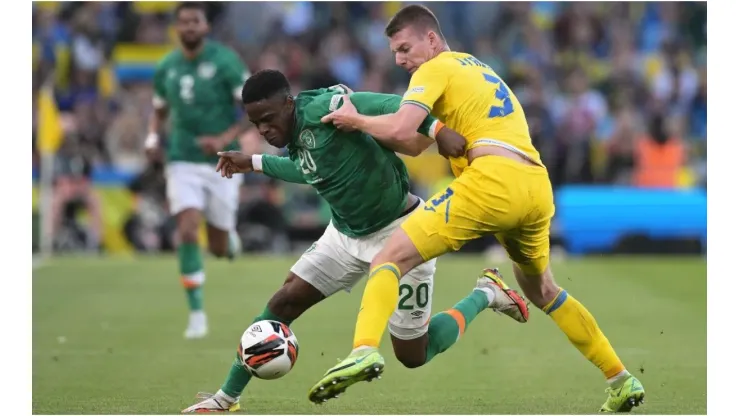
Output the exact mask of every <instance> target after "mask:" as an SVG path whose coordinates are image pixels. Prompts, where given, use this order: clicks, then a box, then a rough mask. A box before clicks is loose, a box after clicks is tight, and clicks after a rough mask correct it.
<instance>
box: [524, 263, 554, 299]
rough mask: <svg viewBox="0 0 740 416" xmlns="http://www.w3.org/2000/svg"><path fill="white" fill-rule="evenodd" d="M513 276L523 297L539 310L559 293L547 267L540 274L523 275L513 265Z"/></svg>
mask: <svg viewBox="0 0 740 416" xmlns="http://www.w3.org/2000/svg"><path fill="white" fill-rule="evenodd" d="M514 276H515V277H516V281H517V283H518V284H519V287H520V288H521V289H522V292H524V296H526V297H527V299H529V301H530V302H532V303H533V304H534V305H535V306H537V307H538V308H540V309H542V308H544V307H545V306H546V305H547V304H548V303H550V302H552V301H553V299H555V297H556V296H557V295H558V293H559V292H560V287H559V286H558V285H557V284H556V283H555V279H554V277H553V275H552V271H551V270H550V267H549V266H548V267H547V268H546V269H545V271H544V272H542V273H531V274H525V272H524V271H523V270H522V269H521V267H519V266H518V265H517V264H516V263H514Z"/></svg>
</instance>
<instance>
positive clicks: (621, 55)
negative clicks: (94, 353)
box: [33, 2, 707, 249]
mask: <svg viewBox="0 0 740 416" xmlns="http://www.w3.org/2000/svg"><path fill="white" fill-rule="evenodd" d="M425 4H426V5H427V6H428V7H430V8H431V9H432V10H433V11H434V12H435V13H436V14H437V16H438V17H439V19H440V23H441V26H442V31H443V33H444V35H445V37H446V38H447V40H448V43H449V44H450V47H451V48H452V49H453V50H459V51H466V52H470V53H472V54H474V55H476V57H477V58H478V59H480V60H481V61H483V62H485V63H487V64H489V65H490V66H491V67H493V68H494V69H495V70H496V72H498V74H499V75H500V76H501V77H502V78H503V79H504V80H505V81H506V82H507V84H508V85H509V87H510V88H511V89H512V90H513V91H514V92H515V94H516V95H517V97H518V98H519V100H520V101H521V103H522V105H523V106H524V109H525V112H526V114H527V119H528V122H529V126H530V131H531V134H532V138H533V140H534V141H535V145H536V146H537V148H538V149H539V150H540V152H541V154H542V157H543V160H544V161H545V163H546V165H547V167H548V169H549V171H550V175H551V178H552V181H553V184H554V186H555V187H560V186H563V185H565V184H589V183H613V184H624V185H634V186H641V187H693V186H698V187H705V186H706V125H707V124H706V123H707V112H706V111H707V101H706V99H707V96H706V91H707V90H706V82H707V72H706V42H707V35H706V22H707V14H706V3H691V2H681V3H672V2H653V3H639V2H630V3H620V2H604V3H598V2H588V3H587V2H567V3H551V2H530V3H519V2H517V3H509V2H487V3H481V2H429V3H425ZM175 5H176V3H174V2H149V3H132V2H89V3H88V2H62V3H53V2H35V3H34V13H33V40H34V82H33V88H34V96H35V95H36V93H37V92H38V89H39V88H40V87H41V85H43V84H44V83H45V82H47V81H49V80H50V79H53V81H54V84H55V94H56V100H57V103H58V105H59V108H60V110H61V111H62V114H63V117H62V120H63V124H64V130H65V141H64V144H63V146H62V148H61V149H60V151H59V152H58V155H57V156H56V158H57V160H58V163H56V164H55V166H56V169H55V170H56V172H55V175H56V176H55V178H56V183H57V184H58V186H60V187H61V189H65V190H67V193H66V194H65V193H60V195H62V196H63V197H64V198H63V199H61V200H60V201H59V204H60V208H59V209H58V210H57V211H58V213H59V214H58V215H59V217H60V219H58V220H57V222H61V221H63V218H64V217H65V214H64V212H65V211H64V209H62V208H61V207H62V206H65V207H68V206H70V203H71V202H70V201H72V202H75V203H77V204H79V205H80V206H81V207H85V206H87V207H88V210H89V211H91V212H96V209H98V208H97V205H98V203H97V202H96V201H95V197H94V195H93V194H94V193H93V192H92V190H91V187H90V181H89V178H90V177H91V175H94V173H95V172H97V171H100V172H103V171H107V172H115V173H117V174H121V173H124V174H126V175H129V176H125V175H124V176H125V177H130V178H131V180H130V181H127V182H128V183H129V185H130V189H131V190H132V192H133V193H134V194H135V195H139V196H141V195H145V196H147V198H145V200H146V201H148V202H147V203H146V204H144V205H145V206H146V208H139V209H138V210H137V212H138V214H137V215H138V216H137V215H134V216H132V221H134V220H135V221H140V222H144V223H151V224H156V226H157V227H164V226H165V224H166V223H167V222H166V220H165V219H166V217H167V215H166V201H165V199H164V193H163V187H164V184H163V182H162V181H161V171H162V167H161V166H152V165H150V164H148V162H147V160H146V158H145V157H144V152H143V139H144V137H145V134H146V125H147V123H146V120H147V117H148V116H149V114H150V113H151V111H152V107H151V95H152V86H151V82H149V81H147V80H131V81H128V80H121V79H118V80H117V79H115V75H114V71H113V70H112V63H111V60H112V55H113V52H114V50H115V48H116V45H118V44H121V43H135V44H142V45H148V44H172V45H173V46H174V45H175V42H176V38H175V37H174V33H173V30H172V23H173V19H172V15H171V10H172V8H173V7H174V6H175ZM403 5H404V3H403V2H383V3H380V2H376V3H370V2H367V3H366V2H347V3H340V2H323V3H311V2H270V3H267V2H265V3H262V2H244V3H241V2H212V3H208V7H209V13H208V15H209V20H210V21H211V27H212V37H213V38H215V39H217V40H220V41H222V42H224V43H226V44H228V45H230V46H232V47H233V48H234V49H235V50H236V51H237V52H238V53H239V54H240V55H241V56H242V58H243V59H244V61H245V62H246V63H247V65H248V67H249V68H250V69H251V70H252V71H253V72H254V71H257V70H260V69H265V68H273V69H279V70H281V71H283V72H284V73H285V74H286V75H287V76H288V77H289V79H290V80H291V83H292V86H293V88H294V90H295V92H299V91H300V90H303V89H312V88H317V87H325V86H329V85H334V84H336V83H340V82H341V83H344V84H347V85H349V86H350V87H352V88H353V89H355V90H367V91H379V92H395V93H399V94H403V92H404V90H405V86H406V85H407V83H408V79H409V76H408V74H406V73H405V72H404V71H403V70H400V69H398V68H396V67H395V66H394V64H393V56H392V55H391V53H390V51H389V49H388V44H387V40H386V39H385V37H384V34H383V29H384V26H385V24H386V22H387V21H388V19H389V18H390V16H392V14H393V13H394V12H395V11H397V10H398V9H399V8H400V7H402V6H403ZM36 113H37V111H36V108H35V106H34V120H36ZM36 124H37V123H36V121H34V143H35V132H36V127H37V126H36ZM240 142H241V144H242V147H243V149H245V150H246V151H249V152H269V151H273V152H274V149H273V150H271V149H268V146H267V145H266V144H264V143H263V142H262V140H261V139H260V137H259V135H258V134H257V133H256V132H255V131H254V130H250V131H247V132H245V133H244V134H243V135H242V137H241V138H240ZM407 165H408V167H409V170H410V172H411V174H412V180H413V184H414V190H415V192H417V193H418V194H420V195H422V196H424V197H426V196H429V195H430V194H431V193H433V192H434V191H436V190H437V189H439V188H440V187H442V186H444V185H445V184H446V183H447V182H448V181H449V180H450V171H449V168H448V166H447V162H446V161H444V160H443V159H441V158H440V157H438V156H437V155H436V152H435V151H434V149H431V150H430V151H428V152H427V153H426V154H424V155H422V156H420V157H419V158H414V159H407ZM38 166H39V157H38V154H37V152H36V150H35V146H34V168H36V169H38ZM87 195H93V196H90V197H87ZM59 198H62V197H59ZM287 200H289V201H290V204H286V203H285V202H284V201H287ZM243 203H244V206H245V207H246V208H245V212H244V214H243V215H244V217H245V221H247V222H249V221H250V218H253V217H255V216H258V217H259V216H260V215H258V214H255V213H254V211H255V210H256V211H259V209H257V208H255V207H260V206H261V207H262V208H264V207H265V206H267V207H280V208H282V210H281V211H280V212H282V213H283V218H281V219H279V220H275V219H270V221H277V223H276V224H278V225H274V224H273V225H271V226H272V227H288V228H289V227H293V228H296V227H297V228H300V227H301V225H302V224H305V225H307V226H308V225H311V224H317V223H319V224H320V223H322V222H324V223H325V222H326V221H327V220H328V217H329V212H328V210H327V209H326V207H325V206H323V203H322V201H321V200H319V198H317V197H316V195H315V193H312V192H310V191H306V189H305V188H303V187H300V186H297V185H296V186H293V185H285V184H281V183H275V182H273V181H267V180H265V178H261V177H258V175H250V176H249V177H248V178H246V181H245V186H244V192H243ZM142 204H143V203H142ZM267 212H269V211H267ZM240 215H242V214H240ZM266 217H270V216H269V215H266ZM260 221H261V220H260ZM280 224H283V225H280ZM150 228H151V227H150ZM253 229H254V228H253ZM137 238H138V240H137V242H136V244H138V245H140V246H141V249H146V247H147V244H153V245H158V246H160V247H161V246H162V245H163V244H164V243H163V242H162V241H159V240H157V241H155V240H156V239H153V238H146V237H135V236H132V237H131V239H137ZM255 238H260V237H259V236H257V237H255ZM150 240H151V241H152V242H151V243H148V242H147V241H150ZM160 240H161V239H160Z"/></svg>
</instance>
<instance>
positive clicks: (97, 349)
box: [33, 256, 707, 414]
mask: <svg viewBox="0 0 740 416" xmlns="http://www.w3.org/2000/svg"><path fill="white" fill-rule="evenodd" d="M291 264H292V260H291V259H283V258H265V257H253V258H243V259H241V260H239V261H238V262H235V263H229V262H223V261H215V260H211V259H208V260H207V261H206V267H207V273H208V279H207V281H206V292H205V293H206V295H205V302H206V309H207V311H208V314H209V320H210V329H211V333H210V335H209V337H208V338H207V339H204V340H198V341H185V340H183V338H182V332H183V330H184V327H185V324H186V320H187V315H186V314H187V310H186V302H185V295H184V294H183V291H182V289H181V288H180V286H179V278H178V275H177V273H176V262H175V259H174V257H170V258H168V257H164V258H163V257H159V258H142V259H136V260H110V259H109V260H104V259H103V260H99V259H80V258H69V259H59V260H54V261H53V263H50V264H48V265H47V266H46V267H43V268H41V269H38V270H35V271H34V276H33V279H34V280H33V413H34V414H38V413H45V414H49V413H54V414H59V413H64V414H70V413H73V414H89V413H97V414H110V413H117V414H120V413H126V414H152V413H157V414H161V413H166V414H174V413H178V412H179V411H180V410H181V409H183V408H185V407H186V406H189V405H190V404H192V402H193V398H194V395H195V393H196V392H198V391H215V390H216V389H218V388H219V386H220V385H221V383H222V381H223V379H224V377H225V375H226V372H227V370H228V368H229V365H230V364H231V361H232V360H233V357H234V354H235V351H236V345H237V343H238V340H239V336H240V335H241V333H242V332H243V331H244V330H245V329H246V327H247V325H248V324H249V323H250V322H251V321H252V318H253V317H254V316H256V315H257V314H258V313H259V312H260V311H261V310H262V309H263V307H264V305H265V303H266V301H267V300H268V299H269V297H270V295H271V294H272V293H273V292H274V291H275V290H276V289H277V288H278V287H279V286H280V285H281V283H282V280H283V278H284V276H285V275H286V273H287V270H288V268H289V267H290V266H291ZM488 265H489V264H487V262H486V261H485V260H484V259H483V258H482V257H464V256H457V257H454V256H449V257H446V258H442V259H440V261H439V263H438V273H437V277H436V283H435V284H436V287H435V290H434V310H435V311H440V310H444V309H446V308H448V307H450V306H451V305H453V304H454V303H455V302H457V301H458V300H459V299H460V298H462V297H463V296H465V295H466V294H467V293H468V292H469V291H470V290H471V288H472V286H473V284H474V280H475V276H476V275H477V273H478V272H479V270H480V269H481V268H483V267H485V266H488ZM505 271H508V266H507V267H506V269H505ZM555 273H556V276H557V278H558V280H559V283H560V284H561V285H562V286H564V287H565V288H567V289H568V292H569V293H570V294H572V295H573V296H575V297H576V298H577V299H579V300H580V301H581V302H582V303H583V304H584V305H586V306H587V307H588V308H589V309H590V311H591V312H592V313H593V315H594V316H595V317H596V318H597V320H598V322H599V324H600V326H601V328H602V330H603V331H604V332H605V333H606V335H607V336H608V337H609V339H610V341H611V343H612V345H613V346H614V347H615V348H616V350H617V352H618V353H619V354H620V356H621V358H622V360H623V361H624V363H625V364H626V365H627V367H628V369H630V370H631V371H632V372H633V373H635V374H636V375H638V377H639V378H640V380H641V381H642V382H643V384H644V385H645V387H646V390H647V397H646V404H645V406H643V407H640V408H638V409H636V413H650V414H706V412H707V398H706V397H707V396H706V390H707V366H706V356H707V350H706V345H707V344H706V339H707V338H706V335H707V326H706V319H707V314H706V310H707V309H706V307H707V301H706V299H707V294H706V261H705V260H704V259H699V258H684V259H682V258H662V259H654V258H651V259H642V258H631V257H628V258H625V257H617V258H598V259H586V260H568V261H567V262H566V263H563V264H559V265H557V264H556V265H555ZM506 276H508V277H509V279H508V280H509V281H510V283H511V284H512V285H515V283H514V282H513V281H512V279H511V273H510V272H508V273H506ZM363 286H364V284H361V285H360V286H358V287H357V288H355V290H353V291H352V293H351V294H350V295H348V294H346V293H340V294H338V295H336V296H334V297H333V298H330V299H328V300H327V301H325V302H324V303H323V304H321V305H319V306H317V307H316V308H314V309H312V310H310V311H308V312H307V313H306V314H305V315H304V316H302V317H301V318H300V319H299V320H298V321H297V322H296V323H294V325H293V329H294V330H295V333H296V335H297V337H298V341H299V343H300V347H301V349H300V355H299V357H298V363H297V365H296V367H295V368H294V369H293V371H292V372H291V373H290V374H288V375H287V376H285V377H284V378H282V379H279V380H275V381H260V380H256V381H254V382H253V383H251V384H250V385H249V386H248V388H247V391H246V392H245V394H244V396H242V408H243V409H244V410H245V411H246V412H248V413H253V414H254V413H256V414H347V413H349V414H480V413H483V414H522V413H524V414H541V413H547V414H563V413H567V414H583V413H594V412H596V411H597V410H598V408H599V406H600V405H601V404H602V402H603V400H604V398H605V395H604V393H603V390H604V388H605V387H606V385H605V383H604V381H603V379H602V376H601V374H600V373H599V371H598V370H596V369H595V368H594V367H592V365H591V364H590V363H588V362H587V361H586V360H585V359H583V358H582V357H581V356H580V354H579V353H578V351H577V350H576V349H575V348H573V347H572V346H571V345H570V343H569V342H568V341H567V339H566V338H565V336H564V335H563V334H562V333H560V331H559V330H558V328H557V327H556V326H555V325H554V324H553V322H551V320H550V319H549V318H548V317H547V316H545V315H544V314H542V313H540V312H538V311H536V310H534V311H532V317H531V320H530V322H529V323H527V324H526V325H521V324H517V323H515V322H513V321H510V320H508V319H506V318H504V317H500V316H497V315H496V314H494V313H489V312H485V313H483V314H482V315H481V316H479V317H478V318H477V319H476V320H475V322H473V323H472V324H471V325H470V327H469V329H468V332H467V333H466V334H465V336H464V337H463V339H462V340H461V341H460V342H459V343H458V344H457V345H455V346H454V347H453V348H452V349H450V350H449V351H447V352H446V353H444V354H442V355H440V356H438V357H437V358H436V359H435V360H434V361H433V362H432V363H430V365H427V366H425V367H422V368H420V369H415V370H409V369H406V368H404V367H403V366H401V365H400V364H398V363H397V362H396V361H395V359H394V358H393V353H392V351H391V345H390V342H388V340H387V339H386V341H384V344H383V346H382V351H383V352H384V355H385V356H386V358H387V363H388V366H387V367H386V373H385V376H384V377H383V379H382V380H381V381H379V382H374V383H369V384H366V383H362V384H361V385H358V386H355V387H354V388H351V389H350V390H348V392H347V394H345V395H343V396H342V398H341V399H340V400H333V401H331V402H329V403H327V404H326V405H324V406H320V407H319V406H314V405H313V404H311V403H310V402H309V401H308V399H307V393H308V389H309V387H311V386H312V385H313V383H314V382H315V381H317V380H318V378H319V377H320V376H321V375H322V374H323V372H324V371H326V369H327V368H329V367H330V366H332V365H333V364H334V363H335V362H336V359H337V358H340V357H342V358H343V357H344V356H346V354H347V353H348V352H349V349H350V347H351V342H352V333H353V330H354V322H355V317H356V312H357V309H358V306H359V301H360V297H361V295H362V287H363Z"/></svg>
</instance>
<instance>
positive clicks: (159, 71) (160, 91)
mask: <svg viewBox="0 0 740 416" xmlns="http://www.w3.org/2000/svg"><path fill="white" fill-rule="evenodd" d="M166 79H167V64H166V61H164V60H162V61H160V62H159V63H158V64H157V67H156V68H155V69H154V95H153V96H152V104H153V105H154V108H156V109H161V108H164V107H167V99H166V97H167V90H166V89H165V81H166Z"/></svg>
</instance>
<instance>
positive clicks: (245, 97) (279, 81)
mask: <svg viewBox="0 0 740 416" xmlns="http://www.w3.org/2000/svg"><path fill="white" fill-rule="evenodd" d="M276 94H285V96H286V97H287V96H289V95H290V83H289V82H288V79H287V78H285V75H283V73H282V72H280V71H276V70H274V69H263V70H262V71H258V72H256V73H255V74H254V75H252V76H251V77H249V79H247V82H245V83H244V86H243V87H242V102H243V103H244V104H249V103H253V102H257V101H260V100H265V99H268V98H271V97H273V96H274V95H276Z"/></svg>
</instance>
